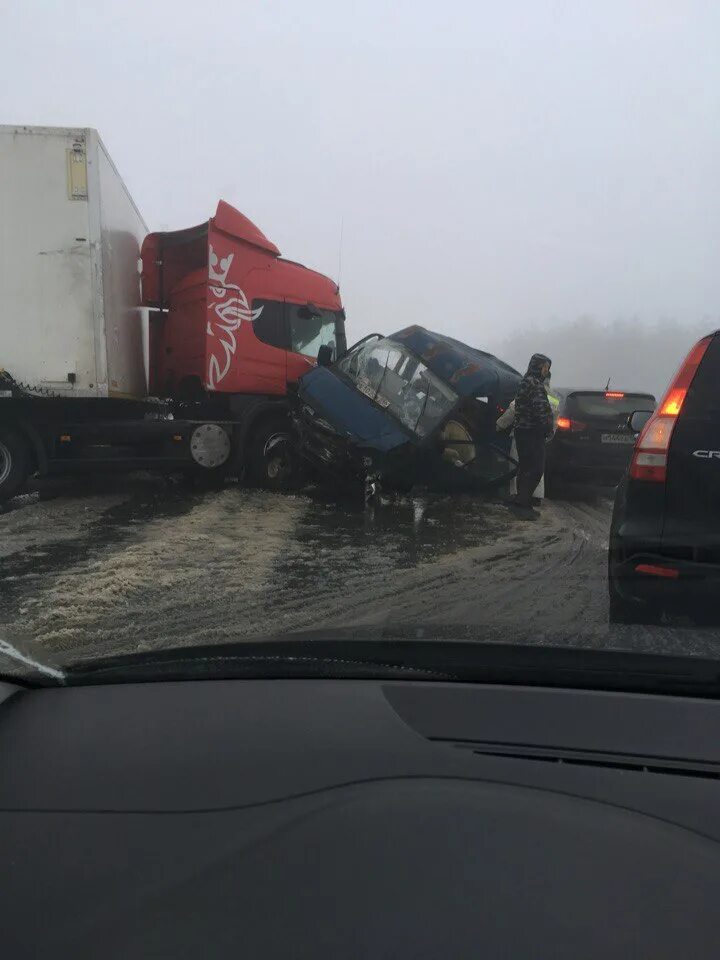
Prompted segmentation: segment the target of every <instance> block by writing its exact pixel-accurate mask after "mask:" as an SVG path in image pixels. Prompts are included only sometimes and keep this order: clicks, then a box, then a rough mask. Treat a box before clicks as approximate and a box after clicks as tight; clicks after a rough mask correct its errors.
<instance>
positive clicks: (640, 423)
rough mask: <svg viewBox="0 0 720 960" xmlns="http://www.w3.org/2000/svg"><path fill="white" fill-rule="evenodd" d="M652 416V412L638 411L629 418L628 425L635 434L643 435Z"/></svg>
mask: <svg viewBox="0 0 720 960" xmlns="http://www.w3.org/2000/svg"><path fill="white" fill-rule="evenodd" d="M651 416H652V411H651V410H636V411H635V412H634V413H631V414H630V416H629V417H628V420H627V425H628V427H630V429H631V430H632V432H633V433H641V432H642V430H643V427H644V426H645V424H646V423H647V422H648V420H649V419H650V417H651Z"/></svg>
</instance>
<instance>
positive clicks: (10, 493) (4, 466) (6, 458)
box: [0, 427, 30, 501]
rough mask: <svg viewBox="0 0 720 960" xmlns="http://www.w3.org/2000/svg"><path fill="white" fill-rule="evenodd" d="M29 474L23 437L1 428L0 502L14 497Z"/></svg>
mask: <svg viewBox="0 0 720 960" xmlns="http://www.w3.org/2000/svg"><path fill="white" fill-rule="evenodd" d="M29 474H30V461H29V457H28V449H27V445H26V444H25V441H24V440H23V438H22V436H20V434H18V433H16V432H15V431H14V430H9V429H7V428H5V427H0V501H2V500H9V499H10V497H14V496H15V494H16V493H18V492H19V491H20V490H21V489H22V487H23V486H24V484H25V481H26V480H27V478H28V476H29Z"/></svg>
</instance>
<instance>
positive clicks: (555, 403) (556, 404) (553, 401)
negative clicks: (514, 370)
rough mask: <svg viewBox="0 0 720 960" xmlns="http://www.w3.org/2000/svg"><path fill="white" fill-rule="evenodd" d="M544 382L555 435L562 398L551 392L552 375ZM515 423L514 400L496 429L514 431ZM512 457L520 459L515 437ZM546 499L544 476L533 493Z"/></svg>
mask: <svg viewBox="0 0 720 960" xmlns="http://www.w3.org/2000/svg"><path fill="white" fill-rule="evenodd" d="M543 382H544V384H545V392H546V393H547V398H548V401H549V403H550V408H551V409H552V415H553V435H554V433H555V431H556V430H557V422H558V416H559V412H560V398H559V397H557V396H555V394H554V393H552V391H551V390H550V374H548V375H547V377H545V380H544V381H543ZM514 422H515V401H514V400H513V401H512V403H511V404H510V406H509V407H508V408H507V410H506V411H505V413H503V414H501V416H500V417H498V420H497V422H496V424H495V429H496V430H498V431H504V430H512V425H513V423H514ZM510 456H511V457H512V458H513V459H514V460H517V458H518V453H517V446H516V445H515V437H514V435H513V438H512V444H511V446H510ZM516 491H517V482H516V480H515V478H514V477H513V479H512V480H511V482H510V493H511V494H513V495H514V494H515V493H516ZM544 497H545V477H544V475H543V476H542V477H541V478H540V482H539V483H538V485H537V487H536V488H535V492H534V493H533V499H534V500H542V499H543V498H544Z"/></svg>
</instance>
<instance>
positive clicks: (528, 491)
mask: <svg viewBox="0 0 720 960" xmlns="http://www.w3.org/2000/svg"><path fill="white" fill-rule="evenodd" d="M551 364H552V361H551V360H550V358H549V357H546V356H545V355H544V354H542V353H534V354H533V355H532V357H531V358H530V363H529V364H528V369H527V373H526V374H525V376H524V377H523V378H522V380H521V381H520V386H519V387H518V392H517V396H516V397H515V424H514V428H515V444H516V446H517V452H518V472H517V497H516V498H515V499H514V501H513V504H514V505H515V506H517V507H519V508H520V509H521V510H522V511H523V514H524V515H525V516H528V517H532V518H533V519H534V518H535V517H536V516H537V514H536V513H535V511H533V510H532V495H533V491H534V490H535V487H537V485H538V483H539V482H540V478H541V477H542V475H543V474H544V473H545V442H546V440H547V439H548V438H550V437H551V436H552V433H553V413H552V407H551V406H550V401H549V400H548V397H547V391H546V389H545V378H546V377H547V376H548V374H549V373H550V366H551Z"/></svg>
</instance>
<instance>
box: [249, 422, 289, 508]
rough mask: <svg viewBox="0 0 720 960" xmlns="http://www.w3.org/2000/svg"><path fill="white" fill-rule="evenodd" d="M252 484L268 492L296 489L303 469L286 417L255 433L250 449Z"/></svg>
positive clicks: (260, 428)
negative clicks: (301, 468)
mask: <svg viewBox="0 0 720 960" xmlns="http://www.w3.org/2000/svg"><path fill="white" fill-rule="evenodd" d="M249 468H250V477H251V479H252V482H253V483H254V484H256V485H257V486H259V487H264V488H265V489H266V490H276V491H285V490H293V489H295V488H296V487H297V485H298V482H299V479H300V465H299V462H298V457H297V453H296V451H295V444H294V439H293V432H292V427H291V425H290V421H289V419H288V418H287V417H277V416H276V417H270V418H268V419H267V420H263V421H262V422H261V423H260V425H259V426H258V427H256V428H255V430H254V431H253V435H252V439H251V441H250V449H249Z"/></svg>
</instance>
